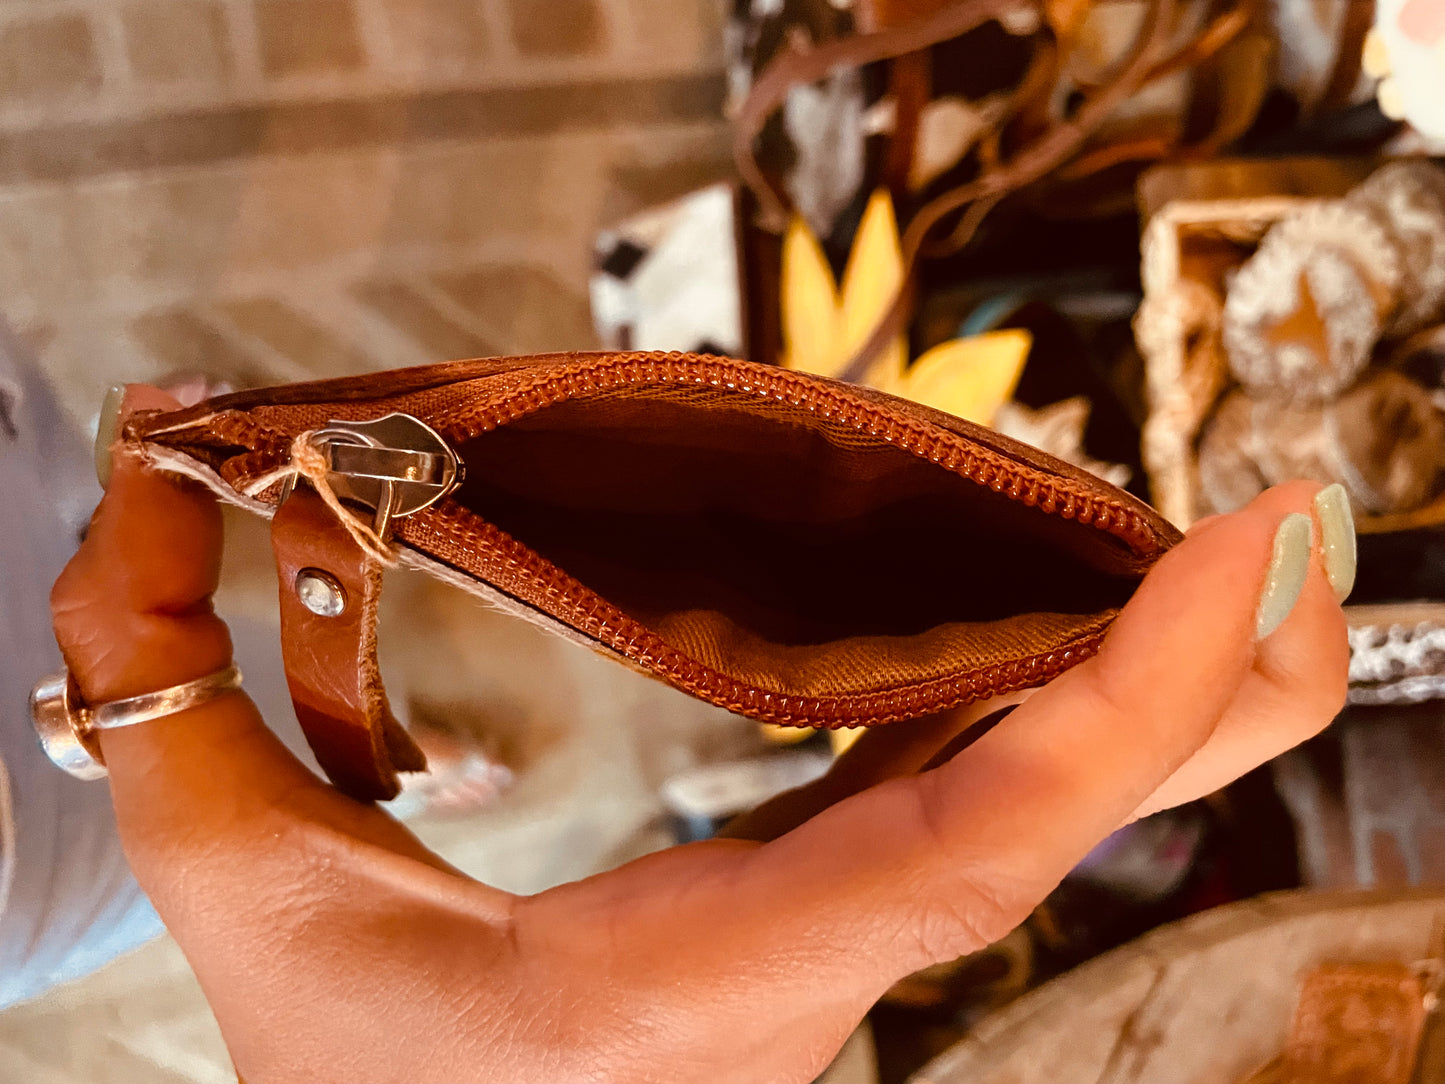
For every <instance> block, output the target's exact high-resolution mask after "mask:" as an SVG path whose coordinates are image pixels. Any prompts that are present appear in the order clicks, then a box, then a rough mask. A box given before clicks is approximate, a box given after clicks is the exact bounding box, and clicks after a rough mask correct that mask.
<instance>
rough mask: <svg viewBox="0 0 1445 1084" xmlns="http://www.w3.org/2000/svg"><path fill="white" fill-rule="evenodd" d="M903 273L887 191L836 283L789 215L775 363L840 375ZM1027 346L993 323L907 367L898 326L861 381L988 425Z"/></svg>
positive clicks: (869, 212)
mask: <svg viewBox="0 0 1445 1084" xmlns="http://www.w3.org/2000/svg"><path fill="white" fill-rule="evenodd" d="M903 278H904V274H903V252H902V248H901V246H900V245H899V241H898V220H897V218H896V216H895V215H894V212H893V200H892V198H891V197H890V196H889V194H888V192H887V190H885V189H880V190H879V191H877V192H875V193H873V195H872V197H871V198H870V199H869V200H868V207H867V209H866V210H865V211H864V213H863V220H862V221H861V222H860V223H859V226H858V233H857V236H856V237H855V238H854V240H853V248H852V251H851V252H850V253H849V254H848V263H847V266H846V267H845V268H844V270H843V286H842V289H841V290H840V289H839V288H838V285H837V282H836V281H835V279H834V278H833V270H832V268H831V267H829V266H828V260H827V257H825V256H824V255H823V246H822V245H820V244H819V243H818V239H817V238H816V237H815V236H813V232H812V231H811V230H810V229H809V228H808V226H807V224H806V223H805V222H804V221H803V220H802V218H801V217H797V216H795V217H794V218H793V221H792V223H791V225H789V227H788V232H787V235H786V236H785V237H784V238H783V267H782V322H783V364H784V365H785V366H786V367H787V368H789V369H797V370H799V371H800V372H805V373H813V374H815V375H817V376H830V377H837V376H839V375H840V374H841V373H842V372H843V370H844V368H845V367H846V366H847V364H848V362H849V361H851V360H852V358H853V357H854V355H855V354H857V352H858V351H859V350H860V349H861V348H862V346H863V344H864V343H865V342H867V341H868V338H869V336H870V335H871V334H872V333H873V329H874V328H875V327H876V326H877V325H878V322H879V321H880V320H882V319H883V316H884V314H885V313H886V312H887V310H888V307H889V305H890V304H891V303H892V301H893V298H894V296H895V295H896V294H897V293H898V291H899V290H901V289H902V288H903ZM1031 345H1032V338H1031V336H1030V335H1029V333H1028V332H1027V331H1023V330H1018V329H1010V330H1006V331H992V332H988V333H987V334H984V335H975V336H972V337H970V338H967V339H952V340H949V341H948V342H944V343H940V344H939V345H937V346H935V347H933V348H932V349H931V350H928V351H926V352H925V353H924V354H923V355H921V356H920V357H919V358H918V359H917V360H915V361H914V362H913V364H912V365H909V364H908V340H907V338H906V336H905V335H903V334H899V335H898V336H897V337H896V338H895V339H894V340H893V341H892V342H890V343H889V344H888V345H887V347H885V348H884V349H883V350H881V351H880V352H879V354H878V356H877V357H876V358H875V359H874V360H873V362H872V364H871V365H869V367H868V371H867V373H866V374H865V376H864V379H863V382H864V383H865V384H868V385H870V386H872V387H875V388H877V389H879V390H880V391H886V392H889V393H891V394H893V395H898V396H902V397H903V398H905V399H912V400H913V401H914V402H917V403H922V404H923V405H925V406H930V407H933V408H934V409H936V410H942V411H946V412H947V413H949V414H953V415H956V416H957V417H960V418H967V419H968V420H969V421H971V422H978V423H979V424H980V425H991V424H993V420H994V415H995V414H996V413H997V412H998V410H999V408H1000V407H1001V406H1002V405H1003V404H1004V403H1006V402H1008V401H1009V399H1010V397H1011V396H1012V395H1013V392H1014V388H1015V387H1016V386H1017V385H1018V381H1019V375H1020V374H1021V373H1022V372H1023V367H1024V362H1025V361H1026V360H1027V359H1028V354H1029V347H1030V346H1031ZM763 734H764V737H766V738H768V740H770V741H775V742H779V743H785V744H791V743H793V742H798V741H802V740H803V739H805V738H807V737H809V736H811V734H812V731H811V730H807V729H802V728H797V727H779V726H769V725H765V726H764V727H763ZM861 734H862V730H835V731H833V732H832V734H831V737H832V740H833V749H834V751H835V752H842V750H843V749H846V748H847V747H848V746H849V745H851V744H852V743H853V741H854V740H855V739H856V738H857V737H858V736H859V735H861Z"/></svg>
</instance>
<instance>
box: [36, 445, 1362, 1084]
mask: <svg viewBox="0 0 1445 1084" xmlns="http://www.w3.org/2000/svg"><path fill="white" fill-rule="evenodd" d="M1312 492H1313V489H1312V487H1309V486H1305V485H1296V486H1287V487H1281V488H1279V489H1276V490H1271V491H1269V492H1268V493H1266V494H1264V495H1263V496H1261V497H1260V498H1259V499H1257V500H1256V501H1255V502H1254V503H1253V504H1252V505H1251V506H1250V507H1249V508H1248V509H1246V510H1245V511H1243V512H1240V513H1237V514H1235V515H1232V516H1227V517H1221V518H1219V519H1217V520H1215V521H1214V522H1213V523H1212V525H1210V526H1208V527H1206V528H1204V529H1202V530H1199V531H1196V532H1193V533H1191V535H1190V537H1189V538H1188V539H1186V541H1185V542H1184V543H1183V544H1182V545H1180V546H1179V547H1178V548H1177V549H1175V550H1174V551H1173V552H1171V553H1170V554H1169V555H1168V556H1166V557H1165V558H1164V559H1163V560H1162V561H1161V562H1160V564H1159V565H1158V567H1157V568H1155V570H1154V571H1153V572H1152V573H1151V574H1150V575H1149V577H1148V578H1147V579H1146V581H1145V583H1144V585H1143V587H1142V589H1141V590H1140V592H1139V593H1138V595H1137V596H1136V597H1135V599H1134V600H1133V601H1132V602H1131V603H1130V604H1129V606H1128V607H1127V608H1126V609H1125V611H1124V612H1123V614H1122V615H1121V617H1120V618H1119V620H1118V622H1117V623H1116V624H1115V625H1114V627H1113V629H1112V630H1111V632H1110V635H1109V639H1108V641H1107V643H1106V645H1105V647H1104V650H1103V652H1102V653H1101V654H1100V655H1099V656H1098V657H1097V658H1095V659H1092V660H1090V661H1088V662H1086V663H1084V664H1083V665H1081V666H1079V667H1077V668H1075V669H1074V670H1071V671H1069V672H1068V673H1067V674H1065V675H1064V676H1063V677H1062V678H1060V679H1058V680H1057V681H1055V682H1054V683H1052V684H1051V685H1049V686H1048V687H1046V688H1044V689H1042V690H1039V691H1038V692H1036V693H1035V694H1034V695H1033V696H1032V697H1031V698H1030V699H1029V700H1028V702H1027V703H1025V704H1023V705H1022V706H1021V707H1019V708H1018V709H1017V710H1016V711H1015V712H1014V714H1013V715H1011V716H1010V717H1009V718H1008V719H1007V720H1006V721H1005V723H1004V724H1002V725H1000V726H998V727H996V728H994V729H993V730H991V731H989V732H988V733H987V734H986V735H985V736H984V737H983V738H981V739H980V740H979V741H977V742H976V743H975V744H973V745H971V746H969V748H968V749H967V750H966V751H965V752H963V753H962V754H960V755H957V756H953V757H952V759H949V760H947V762H946V763H944V764H943V765H942V766H941V767H936V768H932V769H930V770H924V771H920V769H921V768H923V767H924V766H925V765H926V764H927V762H928V761H929V759H930V758H931V757H932V756H933V755H934V754H935V753H937V752H938V751H939V750H940V749H944V748H950V749H951V748H952V747H949V745H948V743H949V740H950V739H951V738H952V737H953V735H954V734H955V732H956V731H958V730H959V729H960V728H961V727H964V726H966V725H967V724H968V723H969V722H970V719H969V717H968V716H966V715H961V716H955V717H952V718H939V719H934V720H926V721H923V722H920V723H916V724H912V725H909V726H898V725H896V724H895V726H893V727H889V728H884V729H883V730H880V731H878V732H876V733H872V734H870V735H869V736H868V738H867V739H866V740H864V741H861V742H859V743H858V744H857V745H855V746H854V748H853V749H852V750H850V752H849V754H848V755H847V756H845V757H844V758H843V759H842V760H840V761H839V763H838V764H837V766H836V767H835V770H834V772H832V773H830V776H828V777H825V779H824V780H823V781H822V782H821V783H819V784H817V785H816V786H814V787H812V788H810V789H809V790H807V791H805V792H803V793H801V794H795V795H793V796H791V797H789V798H786V799H784V800H783V801H780V802H777V803H774V804H771V805H770V806H768V807H766V808H764V809H762V810H759V811H758V812H757V813H756V814H755V815H754V816H753V817H751V818H750V819H749V820H748V821H746V822H745V823H743V824H741V825H739V826H738V827H737V828H736V830H735V832H736V834H737V835H738V836H741V837H749V838H733V839H720V840H714V841H711V842H707V843H701V844H692V845H688V846H685V847H679V848H675V849H673V850H670V851H666V852H663V853H660V854H656V855H652V856H649V857H646V858H643V859H640V860H639V861H637V862H634V863H631V864H630V865H628V866H625V867H623V868H621V869H618V870H614V871H612V872H609V873H604V874H600V875H598V876H596V877H592V878H589V879H588V880H585V881H581V882H579V883H577V884H572V885H564V886H562V887H560V888H556V889H553V890H551V891H548V892H544V893H542V894H540V895H538V896H534V897H528V898H520V897H515V896H511V895H509V894H507V893H503V892H499V891H497V890H495V889H491V888H488V887H487V886H485V885H482V884H479V883H477V882H475V881H472V880H470V879H468V878H466V877H464V876H463V875H461V874H460V873H458V872H457V871H455V870H453V869H451V868H450V867H448V866H447V865H446V864H445V863H444V862H442V861H441V860H440V859H438V858H437V857H436V856H435V855H433V854H431V853H430V852H428V851H426V850H425V848H423V847H422V846H421V845H420V844H419V843H418V842H417V841H416V840H415V838H414V837H412V836H411V835H410V834H409V833H408V832H406V830H405V829H403V828H402V827H400V826H399V825H397V824H396V823H395V822H394V821H392V820H391V819H390V818H389V817H388V816H387V815H386V814H384V813H382V812H380V811H379V810H376V809H374V808H371V807H366V806H361V805H358V804H356V803H354V802H352V801H350V800H349V799H346V798H343V797H342V796H340V795H339V794H337V793H336V792H334V791H332V790H331V789H330V788H329V787H327V786H326V785H325V784H323V783H322V782H321V781H319V780H318V779H316V778H315V777H314V776H312V775H311V774H310V773H309V772H308V771H307V770H306V769H305V768H303V767H302V766H301V765H300V764H299V763H298V762H297V761H296V760H295V758H294V757H292V756H291V755H290V753H289V752H287V751H286V749H285V748H284V747H283V746H282V745H281V744H280V743H279V742H277V741H276V740H275V739H274V738H273V737H272V736H271V734H270V732H269V731H268V730H267V729H266V728H265V726H264V724H263V722H262V720H261V719H260V717H259V715H258V714H257V712H256V710H255V708H254V707H253V706H252V705H251V704H250V702H249V701H248V700H246V699H245V698H243V697H239V696H229V697H225V698H222V699H220V700H217V701H215V702H213V703H212V704H210V705H208V706H206V707H203V708H197V709H192V710H191V711H188V712H183V713H181V714H178V715H174V716H171V717H168V718H166V719H162V720H159V721H156V722H153V723H149V724H146V725H144V726H139V727H135V728H130V729H125V730H116V731H108V732H106V733H105V735H104V738H103V751H104V753H105V757H106V760H107V762H108V764H109V767H110V770H111V789H112V796H113V799H114V803H115V808H116V815H117V823H118V825H119V828H120V831H121V835H122V839H123V841H124V843H125V846H126V851H127V855H128V856H129V858H130V859H131V862H132V865H133V867H134V868H135V871H136V875H137V877H138V878H139V879H140V881H141V884H142V886H143V887H144V888H145V889H146V891H147V892H148V893H149V894H150V895H151V898H152V900H153V901H154V902H155V904H156V907H157V909H158V910H159V912H160V913H161V915H162V917H163V918H164V919H165V920H166V922H167V925H168V926H169V927H170V929H171V931H172V932H173V934H174V935H175V937H176V939H177V940H178V941H179V942H180V944H181V946H182V947H183V948H184V949H185V951H186V954H187V957H188V959H189V960H190V961H191V963H192V965H193V966H194V968H195V970H196V974H197V976H198V977H199V979H200V980H201V984H202V986H203V988H204V989H205V992H206V995H207V997H208V999H209V1000H210V1002H211V1005H212V1007H213V1009H214V1010H215V1013H216V1017H217V1019H218V1021H219V1022H220V1024H221V1028H222V1031H223V1033H224V1035H225V1038H226V1040H227V1043H228V1045H229V1047H230V1049H231V1051H232V1054H233V1056H234V1058H235V1060H236V1064H237V1066H238V1068H239V1069H240V1071H241V1072H242V1074H243V1075H244V1076H245V1077H246V1078H247V1080H248V1081H250V1084H270V1082H273V1081H274V1082H290V1081H295V1080H308V1081H317V1082H324V1081H348V1082H367V1081H389V1080H397V1079H407V1080H412V1081H417V1082H432V1081H436V1082H442V1081H446V1082H447V1084H455V1082H461V1081H493V1080H496V1081H507V1082H509V1084H510V1082H530V1081H548V1082H561V1081H573V1080H578V1081H581V1080H608V1081H664V1080H665V1081H668V1082H686V1081H708V1082H712V1081H747V1082H752V1081H768V1082H769V1084H789V1082H798V1084H802V1082H805V1081H807V1080H809V1079H811V1078H812V1076H813V1075H815V1074H816V1073H817V1072H818V1071H819V1070H820V1069H821V1068H822V1067H823V1065H824V1064H826V1062H827V1061H828V1059H829V1058H830V1057H831V1055H832V1054H833V1052H834V1051H836V1050H837V1048H838V1047H839V1045H840V1044H841V1043H842V1041H843V1039H844V1037H845V1036H846V1035H847V1033H848V1032H849V1031H850V1030H851V1028H852V1027H853V1026H854V1024H855V1023H856V1022H857V1020H858V1019H859V1017H861V1015H862V1014H863V1013H864V1012H865V1011H866V1009H867V1007H868V1006H869V1005H870V1004H871V1003H872V1001H873V1000H874V999H875V998H876V997H878V996H879V995H880V994H881V993H882V992H883V991H884V990H885V989H887V987H888V986H889V985H890V984H891V983H892V982H893V981H895V980H896V979H898V978H901V977H902V976H903V975H905V974H907V973H909V972H910V971H912V970H914V969H916V968H919V967H921V966H924V965H926V964H929V963H932V962H934V961H937V960H942V959H948V958H951V957H954V956H957V955H958V954H960V953H962V952H965V951H968V950H970V949H974V948H977V947H979V946H981V945H983V944H985V943H987V942H988V941H990V940H993V939H994V938H997V937H999V936H1001V935H1003V934H1004V933H1005V932H1006V931H1007V930H1008V929H1010V928H1011V927H1012V926H1013V925H1014V924H1016V923H1017V922H1018V921H1019V920H1020V919H1022V918H1023V917H1024V916H1025V915H1026V914H1027V913H1028V911H1029V910H1030V909H1032V907H1033V906H1034V905H1035V904H1036V903H1037V902H1038V901H1039V900H1040V899H1042V898H1043V896H1044V895H1045V894H1047V893H1048V892H1049V891H1050V890H1051V889H1052V888H1053V887H1054V885H1056V884H1057V883H1058V881H1059V880H1060V879H1061V878H1062V877H1063V875H1064V874H1065V873H1066V872H1067V871H1068V870H1069V869H1070V868H1072V866H1073V865H1074V864H1075V863H1076V862H1077V861H1078V860H1079V858H1080V857H1082V856H1083V855H1084V854H1085V853H1086V852H1087V851H1088V850H1089V848H1090V847H1092V846H1093V845H1094V844H1095V843H1096V842H1097V841H1098V840H1100V839H1101V838H1103V837H1104V836H1105V835H1107V834H1108V833H1109V832H1110V831H1112V830H1113V829H1114V828H1116V827H1117V826H1118V825H1119V824H1121V823H1122V822H1124V821H1126V820H1127V819H1128V818H1130V817H1132V816H1135V815H1138V814H1139V813H1140V812H1147V811H1150V810H1152V809H1156V808H1162V807H1164V806H1167V805H1170V804H1174V803H1177V802H1181V801H1187V800H1190V799H1192V798H1195V797H1198V796H1199V795H1201V794H1204V793H1207V792H1208V791H1210V790H1213V789H1214V788H1216V787H1218V786H1220V785H1221V784H1223V783H1225V782H1227V781H1228V780H1229V779H1231V778H1233V777H1234V776H1235V775H1237V774H1239V773H1240V772H1242V771H1244V770H1247V769H1248V768H1251V767H1253V766H1255V765H1256V764H1258V763H1260V762H1262V761H1263V760H1265V759H1267V758H1268V757H1270V756H1273V755H1275V754H1276V753H1278V752H1280V751H1281V750H1283V749H1285V748H1288V747H1289V746H1291V745H1293V744H1295V743H1296V742H1298V741H1300V740H1302V739H1303V738H1304V737H1306V736H1308V735H1309V734H1312V733H1314V732H1315V731H1317V730H1318V729H1320V728H1321V727H1323V726H1324V725H1325V724H1326V723H1327V722H1328V721H1329V720H1330V719H1331V718H1332V717H1333V715H1334V713H1335V712H1336V711H1337V710H1338V708H1339V705H1340V703H1341V702H1342V700H1343V696H1344V688H1345V675H1346V670H1347V662H1348V649H1347V646H1346V641H1345V636H1344V622H1343V617H1342V614H1341V611H1340V608H1339V605H1338V603H1337V602H1336V601H1335V598H1334V596H1333V594H1332V592H1331V589H1330V587H1329V585H1328V584H1327V582H1326V581H1325V577H1324V574H1323V570H1322V568H1321V567H1320V566H1319V561H1318V559H1316V561H1315V566H1314V567H1313V568H1312V570H1311V572H1310V574H1309V577H1308V580H1307V582H1306V584H1305V587H1304V591H1303V593H1302V594H1301V596H1300V598H1299V601H1298V603H1297V605H1296V606H1295V607H1294V611H1293V613H1292V614H1291V616H1290V618H1289V620H1287V621H1286V622H1285V623H1284V624H1283V625H1282V626H1281V627H1280V628H1279V630H1278V631H1277V632H1275V633H1274V634H1273V635H1271V636H1269V638H1268V639H1266V640H1264V641H1262V642H1259V643H1256V642H1255V640H1254V636H1253V630H1254V627H1255V613H1254V611H1255V606H1256V603H1257V598H1258V591H1259V584H1260V582H1261V579H1262V570H1263V569H1264V567H1265V565H1266V563H1267V561H1268V558H1269V553H1270V547H1271V540H1272V538H1273V535H1274V531H1275V528H1276V527H1277V525H1278V524H1279V522H1280V521H1281V519H1282V518H1283V516H1284V515H1285V513H1287V512H1292V511H1296V510H1300V509H1302V508H1307V507H1309V501H1310V496H1311V494H1312ZM220 543H221V531H220V519H219V515H218V513H217V511H216V509H215V507H214V504H213V503H212V502H211V500H210V498H209V497H207V496H206V495H205V494H203V493H201V492H199V491H198V490H196V489H193V488H188V487H182V486H180V485H176V484H174V483H172V482H170V481H167V480H165V479H163V478H160V477H157V476H155V475H151V474H148V473H146V472H145V471H144V470H142V469H141V468H140V466H139V465H138V464H135V463H133V462H130V461H128V460H123V461H119V462H117V463H116V466H115V472H114V475H113V477H112V480H111V483H110V487H109V490H108V493H107V495H106V498H105V500H104V501H103V502H102V504H101V508H100V510H99V513H98V515H97V517H96V519H95V521H94V523H93V524H92V528H91V531H90V534H89V535H88V536H87V539H86V542H85V544H84V546H83V547H82V548H81V550H80V552H79V553H78V554H77V556H76V558H75V559H74V560H73V561H72V562H71V565H70V566H69V567H68V568H67V570H66V572H65V574H64V575H63V576H62V578H61V580H60V582H59V583H58V584H57V585H56V589H55V592H54V594H53V596H52V599H53V603H54V611H55V623H56V634H57V638H58V639H59V640H60V643H61V646H62V649H63V650H64V653H65V656H66V660H67V662H68V664H69V666H70V668H71V671H72V673H73V674H74V675H75V677H76V679H77V681H78V682H79V683H80V686H81V689H82V691H83V692H84V694H85V696H86V698H87V699H88V700H90V701H91V702H103V701H106V700H110V699H116V698H120V697H124V696H129V695H134V694H135V693H138V692H145V691H150V690H153V689H159V688H164V687H167V686H169V685H173V684H177V683H179V682H182V681H187V680H190V679H191V678H194V677H196V676H197V675H199V674H204V673H208V672H211V671H213V670H215V669H218V668H220V667H221V666H223V665H225V663H226V662H227V660H228V659H229V656H230V644H229V641H228V638H227V636H226V631H225V627H224V625H222V624H221V622H220V621H219V620H218V619H216V618H215V617H214V615H212V614H211V613H210V610H209V606H208V600H209V596H210V594H211V593H212V591H214V589H215V586H216V579H217V577H218V575H219V559H218V558H219V551H220ZM1200 585H1208V587H1209V588H1210V589H1209V590H1200Z"/></svg>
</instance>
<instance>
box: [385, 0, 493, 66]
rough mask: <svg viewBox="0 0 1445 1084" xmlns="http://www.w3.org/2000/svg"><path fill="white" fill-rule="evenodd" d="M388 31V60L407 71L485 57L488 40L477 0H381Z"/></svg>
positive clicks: (462, 64)
mask: <svg viewBox="0 0 1445 1084" xmlns="http://www.w3.org/2000/svg"><path fill="white" fill-rule="evenodd" d="M382 3H383V10H384V11H385V13H386V22H387V28H388V30H389V31H390V39H391V51H392V55H391V57H390V58H389V60H390V62H391V63H392V64H393V65H395V66H396V67H400V68H403V69H405V70H409V71H419V72H430V71H431V70H432V69H433V68H435V67H437V66H440V67H443V68H451V69H456V68H459V67H467V66H469V65H474V64H477V63H479V62H481V61H483V60H485V59H486V58H487V55H488V54H489V52H490V51H491V42H490V40H489V37H488V34H487V25H486V21H485V20H484V19H483V17H482V5H481V4H480V3H476V2H471V0H467V2H463V0H382Z"/></svg>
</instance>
